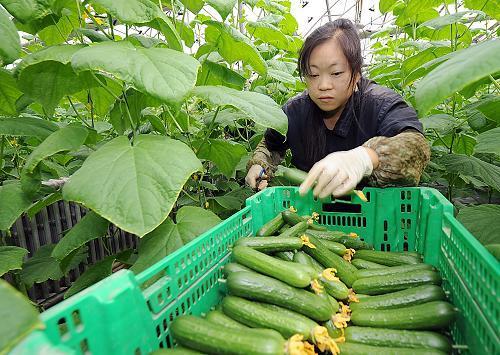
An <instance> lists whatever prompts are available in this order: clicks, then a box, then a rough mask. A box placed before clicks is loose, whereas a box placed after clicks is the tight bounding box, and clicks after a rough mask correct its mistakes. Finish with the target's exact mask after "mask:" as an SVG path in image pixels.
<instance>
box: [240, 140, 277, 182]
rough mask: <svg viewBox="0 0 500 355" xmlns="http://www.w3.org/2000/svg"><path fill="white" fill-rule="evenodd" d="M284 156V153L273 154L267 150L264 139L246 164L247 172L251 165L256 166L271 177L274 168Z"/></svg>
mask: <svg viewBox="0 0 500 355" xmlns="http://www.w3.org/2000/svg"><path fill="white" fill-rule="evenodd" d="M284 156H285V152H274V151H270V150H269V149H268V148H267V145H266V140H265V138H262V140H261V141H260V143H259V144H258V145H257V148H255V152H254V153H253V155H252V157H251V158H250V160H249V161H248V163H247V171H248V169H250V167H251V166H252V165H255V164H258V165H260V166H262V167H263V168H264V169H265V170H266V174H267V175H268V176H272V175H273V173H274V171H275V170H276V167H277V165H278V164H279V163H281V161H282V160H283V157H284Z"/></svg>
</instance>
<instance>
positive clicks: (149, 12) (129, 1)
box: [91, 0, 182, 51]
mask: <svg viewBox="0 0 500 355" xmlns="http://www.w3.org/2000/svg"><path fill="white" fill-rule="evenodd" d="M91 3H93V4H97V5H99V6H102V7H103V8H104V9H106V12H108V13H109V14H111V15H112V16H113V17H116V18H117V19H119V20H120V21H121V22H123V23H125V24H129V25H139V24H146V25H149V26H150V27H154V28H156V29H158V30H160V31H161V32H162V33H163V34H164V35H165V38H166V39H167V41H168V44H169V45H170V47H171V48H173V49H175V50H179V51H182V43H181V39H180V37H179V34H178V33H177V31H176V30H175V26H174V24H173V23H172V21H171V20H170V19H169V18H168V17H167V16H166V15H165V14H164V13H163V11H162V10H160V8H159V6H158V3H156V2H153V1H150V0H92V1H91Z"/></svg>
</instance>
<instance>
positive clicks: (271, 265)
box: [232, 246, 315, 288]
mask: <svg viewBox="0 0 500 355" xmlns="http://www.w3.org/2000/svg"><path fill="white" fill-rule="evenodd" d="M232 256H233V259H234V260H235V261H237V262H238V263H240V264H241V265H244V266H246V267H249V268H250V269H252V270H255V271H257V272H259V273H261V274H264V275H268V276H271V277H274V278H275V279H278V280H281V281H283V282H285V283H287V284H289V285H290V286H294V287H300V288H303V287H307V286H309V285H311V281H312V277H313V276H314V275H315V272H314V269H312V268H311V267H308V266H306V265H300V266H299V265H297V264H296V263H294V262H291V261H284V260H279V259H276V258H273V257H272V256H269V255H266V254H264V253H261V252H260V251H257V250H254V249H252V248H249V247H244V246H235V247H233V251H232Z"/></svg>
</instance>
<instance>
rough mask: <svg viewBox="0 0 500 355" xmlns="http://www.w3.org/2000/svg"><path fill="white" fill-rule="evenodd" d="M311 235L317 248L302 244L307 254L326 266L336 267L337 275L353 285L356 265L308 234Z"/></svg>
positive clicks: (344, 281)
mask: <svg viewBox="0 0 500 355" xmlns="http://www.w3.org/2000/svg"><path fill="white" fill-rule="evenodd" d="M306 235H307V236H308V237H309V241H310V242H311V243H312V244H313V245H314V246H316V248H310V247H308V246H307V245H305V244H304V245H303V246H302V250H304V251H305V252H306V253H307V254H309V255H310V256H312V257H313V258H314V259H316V260H317V261H318V262H319V263H320V264H321V265H323V266H324V267H325V268H334V269H336V270H337V275H338V277H339V278H340V280H341V281H342V282H343V283H345V284H346V285H347V287H351V286H352V284H353V282H354V281H355V280H356V277H355V274H354V273H355V272H356V271H357V269H356V267H355V266H354V265H351V263H349V262H348V261H346V260H344V259H343V258H342V257H340V256H338V255H337V254H335V253H332V252H331V251H330V250H328V249H327V248H326V247H325V245H324V244H323V243H322V242H320V241H319V239H316V238H315V237H313V236H312V235H311V234H308V233H307V234H306Z"/></svg>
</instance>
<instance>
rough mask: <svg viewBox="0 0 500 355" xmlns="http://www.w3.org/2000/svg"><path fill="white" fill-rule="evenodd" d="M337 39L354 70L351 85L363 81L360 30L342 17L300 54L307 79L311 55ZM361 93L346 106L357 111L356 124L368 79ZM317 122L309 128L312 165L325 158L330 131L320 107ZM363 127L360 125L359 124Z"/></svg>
mask: <svg viewBox="0 0 500 355" xmlns="http://www.w3.org/2000/svg"><path fill="white" fill-rule="evenodd" d="M332 38H335V39H336V40H337V41H338V43H339V46H340V48H342V52H343V54H344V55H345V57H346V58H347V62H348V64H349V68H350V69H351V79H350V85H354V84H356V83H355V82H354V81H355V80H356V78H357V77H359V78H361V67H362V65H363V56H362V55H361V41H360V38H359V35H358V30H357V28H356V27H355V26H354V24H353V23H352V22H351V21H350V20H348V19H343V18H339V19H336V20H335V21H332V22H328V23H326V24H324V25H323V26H320V27H318V28H317V29H315V30H314V31H313V32H312V33H311V34H310V35H309V36H308V37H307V38H306V40H305V41H304V44H303V45H302V48H301V49H300V52H299V64H298V70H299V74H300V76H301V77H302V78H303V77H305V76H308V75H310V74H311V72H310V68H309V58H310V57H311V53H312V51H313V50H314V48H316V47H317V46H319V45H321V44H323V43H325V42H326V41H328V40H330V39H332ZM357 85H358V93H357V94H356V95H353V96H354V97H351V98H350V99H349V100H350V101H351V100H352V101H354V102H352V103H351V104H350V105H348V104H346V107H345V108H344V109H347V108H348V106H349V109H350V110H353V115H354V118H355V121H356V123H358V120H357V116H358V115H359V110H360V107H361V96H362V92H363V90H364V87H365V85H366V81H365V80H359V82H358V83H357ZM314 116H315V117H314V119H313V122H308V123H307V124H306V127H305V156H306V159H307V161H308V162H309V163H310V164H311V167H312V165H313V164H314V163H315V162H317V161H319V160H321V159H322V158H324V157H325V156H326V155H327V152H326V131H325V125H324V122H323V118H324V114H322V112H321V110H320V109H319V108H318V114H315V115H314ZM358 127H359V124H358Z"/></svg>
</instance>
